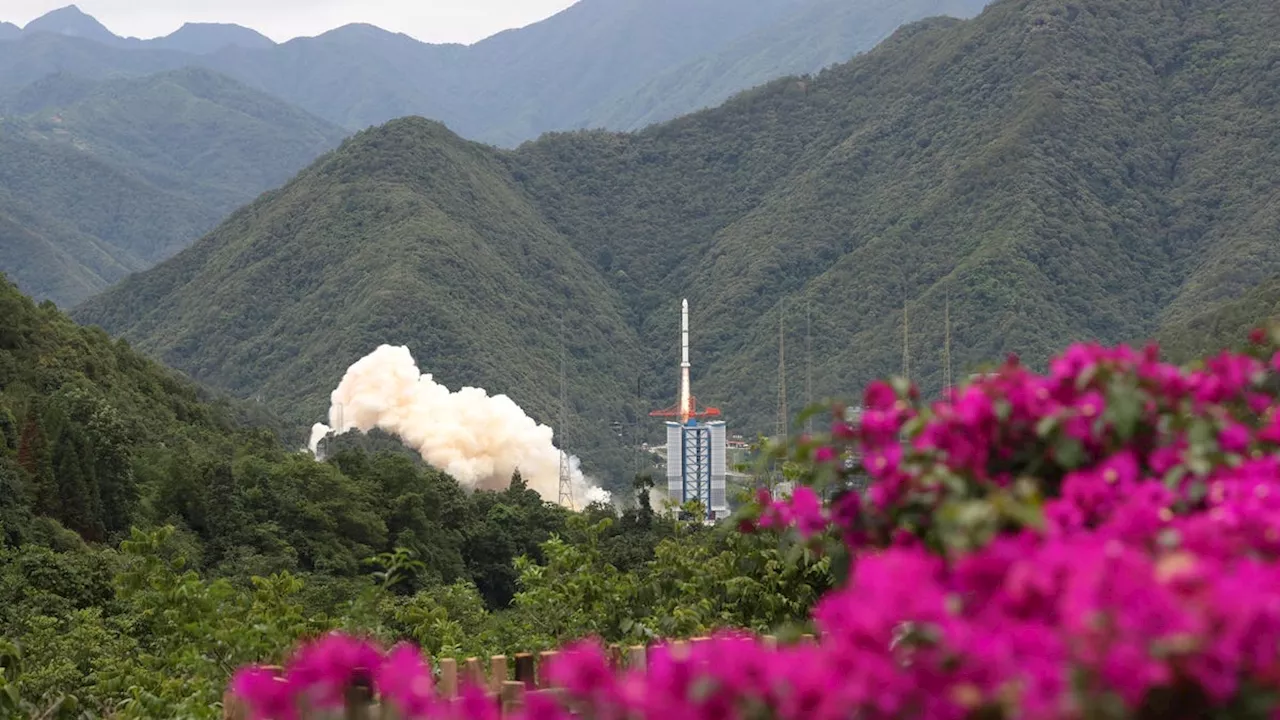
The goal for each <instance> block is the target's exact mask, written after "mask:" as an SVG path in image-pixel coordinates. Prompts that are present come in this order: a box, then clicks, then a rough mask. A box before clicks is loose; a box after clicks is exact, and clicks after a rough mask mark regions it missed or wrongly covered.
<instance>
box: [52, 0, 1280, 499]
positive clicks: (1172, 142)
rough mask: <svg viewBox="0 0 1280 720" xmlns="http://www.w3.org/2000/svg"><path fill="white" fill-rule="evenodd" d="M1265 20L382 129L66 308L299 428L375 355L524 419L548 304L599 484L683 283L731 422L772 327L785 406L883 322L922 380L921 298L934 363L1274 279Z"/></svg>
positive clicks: (1134, 29)
mask: <svg viewBox="0 0 1280 720" xmlns="http://www.w3.org/2000/svg"><path fill="white" fill-rule="evenodd" d="M1277 23H1280V16H1277V15H1276V14H1275V13H1270V12H1268V11H1267V10H1266V9H1265V8H1264V7H1262V6H1261V5H1260V4H1259V3H1256V2H1248V1H1246V0H1219V1H1217V2H1213V3H1209V4H1194V5H1185V6H1184V5H1170V4H1168V3H1163V2H1157V0H1138V1H1136V2H1126V3H1122V4H1116V3H1107V2H1102V1H1101V0H1097V1H1091V2H1066V1H1065V0H1002V1H1001V2H997V3H995V4H993V5H991V6H989V7H988V8H987V9H986V10H985V11H984V12H983V13H982V14H981V15H980V16H979V17H977V18H975V19H972V20H968V21H958V20H952V19H933V20H929V21H925V22H922V23H917V24H914V25H910V26H908V27H906V28H904V29H902V30H900V31H899V32H897V33H896V34H895V35H894V36H893V37H891V38H890V39H889V40H887V41H885V42H884V43H882V44H881V45H880V46H878V47H877V48H876V49H875V50H874V51H872V52H869V53H867V54H866V55H864V56H861V57H859V58H857V59H855V60H854V61H852V62H849V63H847V64H844V65H840V66H836V67H834V68H831V69H828V70H825V71H823V72H822V73H820V74H819V75H817V76H815V77H800V78H790V79H784V80H780V81H777V82H774V83H771V84H769V85H766V86H764V87H761V88H759V89H757V90H754V91H751V92H749V93H746V94H743V95H741V96H739V97H737V98H735V99H733V100H732V101H730V102H728V103H726V104H725V105H724V106H722V107H719V108H716V109H714V110H707V111H704V112H700V113H697V114H694V115H691V116H688V117H684V118H681V119H679V120H676V121H673V122H670V123H667V124H663V125H659V126H655V127H652V128H649V129H646V130H643V131H640V132H637V133H631V134H623V133H610V132H574V133H559V134H552V135H549V136H547V137H544V138H543V139H541V140H539V141H537V142H533V143H528V144H526V145H524V146H522V147H521V148H519V149H518V150H516V151H510V152H504V151H498V150H494V149H493V148H489V147H486V146H482V145H478V144H473V143H469V142H466V141H464V140H462V139H460V138H458V137H457V136H455V135H454V134H452V133H451V132H449V131H448V130H447V129H446V128H445V127H443V126H441V125H439V124H436V123H432V122H430V121H426V120H422V119H414V118H408V119H402V120H397V121H395V122H392V123H389V124H387V125H385V126H382V127H379V128H375V129H372V130H368V131H365V132H362V133H360V134H358V135H357V136H355V137H353V138H351V139H350V140H348V141H347V142H346V143H345V144H344V146H343V147H342V148H341V149H340V150H338V151H337V152H335V153H334V154H333V155H331V156H328V157H326V158H324V159H322V160H321V161H319V162H318V163H316V164H315V165H314V166H313V167H311V168H310V169H309V170H307V171H305V172H303V173H302V174H301V175H300V176H299V177H298V178H296V179H295V180H294V181H293V182H291V183H290V184H288V185H287V186H285V187H284V188H282V189H280V190H278V191H276V192H273V193H270V194H268V195H267V196H264V197H263V198H262V199H260V200H259V201H258V202H256V203H254V204H252V205H250V206H248V207H246V208H244V209H242V210H241V211H239V212H237V213H236V214H235V215H234V216H232V217H231V218H230V219H228V220H227V221H226V222H225V223H224V224H223V225H222V226H221V227H219V228H218V229H217V230H216V231H214V232H213V233H212V234H210V235H209V236H207V237H206V238H204V239H203V240H201V241H200V242H199V243H197V244H196V245H195V246H194V247H192V248H191V249H190V250H188V251H186V252H184V253H182V254H180V255H179V256H177V257H176V258H174V259H173V260H172V261H170V262H167V263H164V264H163V265H161V266H160V267H158V268H156V269H154V270H152V271H149V272H146V273H142V274H139V275H136V276H134V277H132V278H130V279H129V280H127V281H125V282H124V283H122V284H121V285H120V286H119V287H117V288H114V289H112V290H110V291H108V292H107V293H105V294H104V295H103V296H101V297H100V298H97V299H95V300H94V301H92V302H90V303H88V304H86V305H85V306H83V307H81V308H79V309H78V310H77V311H76V317H77V318H78V319H80V320H82V321H84V322H89V323H96V324H100V325H102V326H103V327H105V328H107V329H108V330H109V331H110V332H113V333H119V334H121V335H122V336H124V337H127V338H129V339H130V340H131V341H132V342H136V343H138V345H139V346H140V347H142V348H143V349H145V350H146V351H148V352H150V353H154V354H155V355H156V356H157V357H159V358H161V359H163V360H164V361H165V362H167V363H170V364H172V365H173V366H175V367H178V368H182V369H184V370H186V371H188V372H190V373H191V374H192V375H193V376H195V377H196V378H197V379H200V380H202V381H206V382H209V383H210V384H212V385H214V386H216V387H220V388H223V389H226V390H229V391H231V392H233V393H236V394H238V395H241V396H261V397H262V398H263V399H264V401H265V402H266V403H268V404H269V405H271V404H274V406H275V407H279V408H282V409H283V410H284V412H285V413H286V414H291V415H292V417H290V418H289V419H290V420H294V421H296V422H306V423H310V422H314V421H316V420H319V419H322V418H323V413H324V411H325V409H326V406H327V402H326V398H327V393H328V392H329V391H330V390H331V389H332V388H333V387H334V386H335V385H336V383H337V381H338V380H339V379H340V378H341V375H342V372H343V370H344V369H345V367H346V366H347V365H349V364H350V363H351V362H352V361H354V360H355V359H357V358H359V357H361V356H363V355H364V354H365V353H367V352H369V351H371V350H372V349H373V348H374V347H376V346H377V345H378V344H380V343H383V342H389V343H395V344H406V345H408V346H410V349H411V350H412V352H413V353H414V356H415V357H416V358H417V359H418V361H419V365H420V366H421V367H422V368H423V369H424V370H425V371H427V372H432V373H434V374H435V376H436V378H437V379H438V380H439V381H441V382H443V383H444V384H446V385H448V386H450V387H452V388H455V389H456V388H457V387H459V386H462V385H479V386H482V387H485V388H486V389H488V390H489V391H490V392H502V393H506V394H508V395H510V396H511V397H512V398H514V399H515V400H516V401H517V402H518V403H520V404H521V405H522V406H524V407H525V408H526V409H527V410H528V411H529V412H530V413H531V414H532V415H533V416H534V417H535V418H537V419H539V420H541V421H543V422H551V421H552V420H553V419H554V418H555V416H556V414H557V411H558V399H557V395H558V393H557V392H556V391H557V389H558V366H559V356H560V346H559V336H558V332H557V331H556V328H557V327H558V324H559V321H560V319H561V318H562V317H563V318H564V321H565V324H566V327H567V333H568V337H569V340H568V345H569V347H568V350H569V353H570V358H571V360H570V364H569V369H568V373H569V387H570V403H571V406H572V407H571V413H572V420H571V424H570V427H569V428H568V430H569V436H570V438H571V442H572V443H576V444H575V445H574V446H573V448H572V449H573V450H574V451H575V452H581V453H582V454H583V455H584V456H585V457H586V458H587V459H588V461H589V464H590V465H591V466H593V467H594V468H596V469H600V470H603V471H604V472H605V473H606V474H608V475H609V476H610V477H611V478H613V480H614V482H617V483H619V484H620V485H625V482H626V481H625V478H626V477H628V474H627V473H625V472H623V471H621V468H627V467H631V464H630V463H629V462H628V457H629V455H628V453H629V449H628V448H627V447H626V445H627V441H624V440H623V439H620V438H618V437H617V436H616V434H615V433H613V432H611V430H610V428H611V425H612V423H614V422H621V423H626V424H629V425H630V426H631V427H634V423H636V422H637V421H639V422H641V423H644V422H647V420H646V418H645V413H646V412H647V411H648V410H650V409H653V408H658V407H666V406H668V405H670V404H671V402H672V399H673V396H674V392H675V380H676V377H677V376H676V367H677V353H678V347H677V338H678V322H679V320H678V315H679V313H678V308H679V300H680V298H681V297H688V298H689V300H690V307H691V313H692V324H693V336H692V352H693V358H692V360H693V368H694V370H693V378H694V379H693V383H694V391H695V393H696V394H697V395H698V396H699V397H700V398H702V399H703V400H705V401H707V402H708V403H710V404H713V405H717V406H719V407H721V408H722V409H724V410H725V413H726V417H727V419H728V420H729V422H730V425H731V427H732V428H733V429H734V430H736V431H741V432H744V433H745V434H746V435H748V436H751V435H754V434H755V433H756V432H758V431H759V432H768V431H771V430H772V429H773V427H774V420H775V416H776V412H777V410H776V409H777V406H778V405H777V387H778V377H777V368H778V364H779V363H778V351H779V347H778V346H779V337H778V336H779V326H780V325H781V326H782V334H783V336H784V337H783V339H784V341H785V344H786V347H787V348H788V350H787V355H788V356H789V357H788V363H787V366H786V368H787V378H786V379H787V386H788V387H789V388H792V399H791V406H792V407H793V408H795V407H800V406H803V405H804V404H805V403H806V402H807V401H808V400H809V399H810V398H809V395H810V393H808V392H805V390H804V389H805V388H806V384H807V383H806V380H807V376H808V375H811V377H812V398H813V399H814V400H818V399H821V398H823V397H827V396H833V397H846V396H849V395H850V394H854V393H856V389H857V388H858V387H861V386H862V385H863V384H865V383H866V382H867V381H869V380H870V379H872V378H874V377H878V376H882V375H885V374H888V373H891V372H898V371H901V370H903V369H904V368H903V346H904V338H903V335H904V325H905V329H906V330H907V333H906V334H907V335H908V338H907V339H908V341H909V342H908V343H906V344H907V345H908V354H909V361H910V374H911V377H912V379H913V380H916V381H918V382H919V383H920V385H921V387H922V390H923V391H924V392H925V393H926V394H935V393H937V391H938V390H939V389H940V387H941V384H942V379H943V376H944V374H945V372H944V371H945V368H944V367H943V357H944V352H943V350H944V348H943V344H944V337H945V336H946V333H945V328H944V322H943V320H944V314H945V313H944V310H945V308H946V307H947V306H948V305H949V307H950V313H949V314H950V320H951V328H950V330H951V332H950V337H951V353H950V355H951V357H952V364H953V368H952V371H953V376H955V377H960V376H962V375H963V374H964V373H965V372H966V371H969V370H971V369H973V368H976V367H978V366H980V365H982V364H983V363H986V362H988V361H990V360H992V359H998V358H1000V357H1002V356H1004V355H1005V354H1007V353H1011V352H1012V353H1018V354H1019V355H1020V356H1021V357H1022V358H1024V360H1025V361H1026V362H1028V363H1031V364H1032V365H1033V366H1034V365H1036V364H1038V363H1042V362H1043V361H1044V360H1045V359H1046V358H1047V357H1048V356H1049V354H1050V353H1052V352H1054V351H1055V350H1057V349H1059V348H1061V347H1063V346H1064V345H1065V344H1066V343H1068V342H1069V341H1071V340H1073V339H1097V340H1102V341H1111V342H1115V341H1141V340H1144V339H1146V338H1149V337H1153V336H1155V335H1157V334H1158V333H1159V332H1160V331H1161V329H1162V328H1163V327H1165V326H1166V325H1174V324H1177V323H1179V322H1184V321H1185V320H1187V319H1188V318H1190V317H1192V316H1193V315H1195V314H1197V313H1199V312H1202V311H1204V310H1205V309H1206V308H1209V307H1212V306H1215V305H1216V304H1218V303H1220V302H1223V301H1227V300H1230V299H1232V298H1236V297H1239V296H1240V295H1241V294H1242V293H1244V292H1245V291H1246V290H1248V289H1249V288H1251V287H1253V286H1255V285H1257V284H1258V283H1259V282H1261V281H1262V280H1263V279H1265V278H1268V277H1271V276H1273V275H1275V274H1276V273H1277V272H1280V256H1278V255H1277V250H1276V248H1280V243H1277V242H1276V240H1277V237H1276V233H1277V227H1280V223H1277V222H1275V220H1276V218H1275V212H1276V208H1277V207H1280V206H1278V205H1277V204H1276V203H1275V202H1274V197H1275V192H1276V190H1275V188H1276V187H1277V186H1278V183H1277V182H1276V180H1277V178H1276V175H1275V173H1276V172H1277V171H1276V168H1277V167H1280V162H1277V161H1278V160H1280V146H1277V144H1276V140H1275V138H1276V137H1280V132H1277V130H1278V128H1277V125H1278V124H1280V114H1278V113H1277V105H1276V104H1277V100H1278V99H1280V93H1278V92H1277V90H1276V88H1277V87H1280V77H1278V76H1277V72H1280V65H1278V64H1277V63H1276V62H1275V52H1276V50H1275V48H1274V44H1273V43H1271V40H1270V39H1271V38H1272V37H1274V36H1275V35H1276V34H1277V33H1278V32H1280V26H1278V25H1277ZM1241 108H1247V111H1246V110H1242V109H1241ZM1239 258H1248V261H1247V262H1240V261H1239ZM904 321H905V322H904ZM807 331H809V332H811V337H812V343H811V352H808V353H806V352H805V340H806V332H807ZM637 388H638V390H639V392H637ZM798 396H799V397H798ZM641 427H645V428H647V431H646V434H645V435H644V436H645V437H648V439H650V440H654V439H656V438H655V434H656V432H655V431H656V430H657V428H656V427H655V426H654V425H647V426H643V425H642V426H641ZM624 435H625V434H624Z"/></svg>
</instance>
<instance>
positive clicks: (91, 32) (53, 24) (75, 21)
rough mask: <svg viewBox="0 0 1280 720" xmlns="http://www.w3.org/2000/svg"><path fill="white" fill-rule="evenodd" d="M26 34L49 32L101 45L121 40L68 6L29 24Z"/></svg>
mask: <svg viewBox="0 0 1280 720" xmlns="http://www.w3.org/2000/svg"><path fill="white" fill-rule="evenodd" d="M24 31H25V32H28V33H32V32H47V33H55V34H58V35H66V36H69V37H79V38H84V39H86V40H94V41H96V42H101V43H118V42H120V40H121V38H120V37H119V36H117V35H116V34H115V33H113V32H111V31H110V30H108V29H107V28H106V26H105V25H103V24H102V23H100V22H98V21H97V20H96V19H95V18H94V17H93V16H92V15H89V14H87V13H85V12H84V11H83V10H81V9H80V8H79V7H78V6H76V5H68V6H66V7H63V8H58V9H57V10H52V11H50V12H47V13H45V14H44V15H41V16H40V17H38V18H36V19H35V20H32V21H31V22H29V23H27V26H26V27H25V28H24Z"/></svg>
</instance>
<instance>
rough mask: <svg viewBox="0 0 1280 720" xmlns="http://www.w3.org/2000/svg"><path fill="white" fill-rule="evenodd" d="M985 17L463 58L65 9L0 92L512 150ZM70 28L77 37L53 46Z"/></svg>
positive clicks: (696, 26) (778, 19)
mask: <svg viewBox="0 0 1280 720" xmlns="http://www.w3.org/2000/svg"><path fill="white" fill-rule="evenodd" d="M983 4H984V0H911V1H910V2H905V3H885V2H883V0H855V1H854V2H848V1H846V2H841V3H836V2H833V0H757V1H756V2H752V3H747V4H745V5H744V4H743V3H740V2H731V1H730V0H692V1H689V0H682V1H681V2H675V1H674V0H582V1H581V2H578V3H576V4H574V5H573V6H571V7H569V8H568V9H566V10H564V11H562V12H561V13H558V14H557V15H555V16H553V17H551V18H548V19H547V20H544V21H542V22H539V23H535V24H533V25H530V26H528V27H525V28H520V29H516V30H510V31H506V32H502V33H499V34H497V35H494V36H493V37H490V38H487V39H485V40H482V41H480V42H478V43H475V44H474V45H470V46H463V45H431V44H426V43H421V42H418V41H416V40H413V39H412V38H409V37H408V36H405V35H402V34H397V33H391V32H387V31H384V30H380V29H378V28H375V27H372V26H368V25H348V26H345V27H342V28H338V29H336V30H333V31H330V32H327V33H324V34H322V35H320V36H317V37H314V38H298V39H295V40H291V41H289V42H286V43H283V44H280V45H275V44H272V43H270V41H266V39H265V38H262V39H261V40H262V41H265V42H261V41H257V40H255V39H254V38H253V37H242V36H243V35H244V34H245V33H246V32H250V31H245V30H244V29H243V28H234V26H232V27H229V28H227V27H223V28H209V27H202V28H190V29H187V28H184V30H185V32H184V30H179V31H178V32H177V33H174V34H173V35H171V36H169V37H168V38H164V39H161V40H152V41H145V42H143V41H137V40H131V39H124V38H118V37H115V36H114V35H111V34H110V32H109V31H107V30H106V29H105V28H102V27H101V25H100V24H99V23H97V22H96V21H94V20H93V19H92V18H89V17H88V16H86V15H83V13H80V12H79V11H78V10H75V9H74V8H67V9H64V10H61V11H57V13H56V14H57V15H58V17H57V18H56V20H57V22H52V21H50V22H47V23H45V24H46V25H48V28H47V30H45V31H39V32H35V31H33V32H23V33H21V34H19V35H17V36H15V37H14V38H13V39H12V41H11V43H10V44H8V45H7V46H6V47H5V49H4V52H2V53H0V93H2V92H4V90H5V88H6V86H8V87H16V86H20V85H25V84H28V83H31V82H34V81H36V80H38V79H39V78H40V77H42V76H43V75H45V74H49V73H52V72H55V71H60V70H61V71H71V72H76V73H80V74H91V75H92V76H94V77H103V76H106V75H122V74H123V75H137V74H148V73H154V72H160V71H163V70H171V69H174V68H176V67H182V66H186V65H198V66H201V67H205V68H209V69H212V70H215V71H218V72H221V73H224V74H227V75H229V76H231V77H234V78H236V79H238V80H240V81H242V82H244V83H246V84H248V85H250V86H252V87H255V88H257V89H259V90H262V91H264V92H267V93H269V94H272V95H275V96H276V97H279V98H281V99H283V100H285V101H287V102H290V103H292V104H294V105H297V106H298V107H301V108H303V109H305V110H307V111H309V112H311V113H313V114H315V115H317V116H319V117H322V118H325V119H326V120H329V121H330V122H333V123H336V124H339V125H342V126H344V127H346V128H348V129H350V130H358V129H362V128H365V127H368V126H370V125H374V124H378V123H382V122H386V121H387V120H391V119H394V118H397V117H402V116H406V115H422V116H424V117H429V118H432V119H435V120H439V121H442V122H444V123H445V124H446V125H448V126H449V127H450V128H451V129H453V130H454V131H455V132H458V133H459V134H461V135H463V136H464V137H468V138H471V139H476V140H481V141H485V142H490V143H497V144H502V145H515V144H518V143H520V142H522V141H524V140H529V139H532V138H535V137H537V136H538V135H540V134H542V133H543V132H546V131H550V130H565V129H572V128H578V127H592V126H600V125H603V126H607V127H611V128H630V127H637V126H639V125H642V124H645V123H647V122H650V121H655V120H664V119H668V118H671V117H675V116H676V115H679V114H682V113H685V112H691V111H693V110H697V109H699V108H703V107H707V106H711V105H715V104H717V103H719V102H720V101H722V100H723V99H725V98H726V97H728V96H729V95H731V94H733V93H734V92H737V91H740V90H744V89H746V88H749V87H751V86H753V85H756V84H759V83H760V82H764V81H766V80H770V79H773V78H776V77H779V76H782V75H786V74H788V73H804V72H813V71H816V70H818V69H820V68H821V67H823V66H825V65H827V64H830V63H832V62H838V61H843V60H847V59H848V58H850V57H853V56H854V55H856V54H857V53H859V52H862V51H864V50H867V49H869V48H870V47H872V46H873V45H874V44H875V43H876V42H877V41H878V40H879V39H880V38H882V37H884V36H885V35H887V34H888V33H890V32H892V30H893V29H894V28H896V27H897V26H898V25H900V24H902V23H903V22H908V21H911V20H917V19H920V18H923V17H928V16H931V15H937V14H943V13H953V14H956V15H959V16H971V15H973V14H974V13H976V12H978V11H979V10H980V9H981V8H982V6H983ZM37 22H38V21H37ZM35 24H37V23H33V25H35ZM68 25H70V26H74V27H75V28H77V29H76V31H75V33H74V35H75V36H74V37H72V36H65V35H62V34H60V33H59V32H58V30H59V28H63V27H64V26H68ZM82 26H83V27H82ZM90 29H93V31H92V32H90ZM197 30H199V32H197ZM104 33H105V34H104ZM209 36H212V38H210V37H209Z"/></svg>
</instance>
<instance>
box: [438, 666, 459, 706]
mask: <svg viewBox="0 0 1280 720" xmlns="http://www.w3.org/2000/svg"><path fill="white" fill-rule="evenodd" d="M439 665H440V695H441V697H443V698H444V699H446V700H452V699H453V698H455V697H457V696H458V661H457V660H454V659H453V658H441V659H440V663H439Z"/></svg>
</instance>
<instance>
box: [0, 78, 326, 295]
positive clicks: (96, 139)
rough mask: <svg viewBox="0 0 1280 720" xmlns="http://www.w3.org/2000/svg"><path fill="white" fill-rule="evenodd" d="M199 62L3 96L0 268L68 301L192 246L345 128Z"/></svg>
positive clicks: (42, 85)
mask: <svg viewBox="0 0 1280 720" xmlns="http://www.w3.org/2000/svg"><path fill="white" fill-rule="evenodd" d="M344 134H345V133H344V131H342V130H341V129H339V128H337V127H336V126H333V125H330V124H328V123H325V122H324V121H322V120H319V119H317V118H314V117H312V116H309V115H307V114H306V113H304V112H302V111H300V110H296V109H294V108H292V107H290V106H288V105H286V104H284V103H282V102H279V101H277V100H274V99H273V98H270V97H268V96H266V95H263V94H262V93H259V92H257V91H254V90H251V89H249V88H247V87H245V86H243V85H241V84H239V83H237V82H235V81H233V80H230V79H229V78H226V77H223V76H220V75H217V74H215V73H212V72H209V71H207V70H202V69H198V68H186V69H179V70H175V71H171V72H167V73H161V74H158V75H153V76H148V77H144V78H128V79H116V80H104V81H92V80H87V79H85V78H82V77H79V76H74V75H66V74H58V75H52V76H49V77H46V78H44V79H42V80H40V81H38V82H36V83H34V84H32V85H30V86H27V87H25V88H22V89H20V90H18V91H16V92H14V93H11V94H9V95H7V96H5V97H3V98H0V148H3V154H4V157H5V162H4V164H3V165H2V166H0V218H2V219H0V223H2V224H0V227H2V228H3V229H0V233H3V235H2V236H0V239H3V241H4V242H0V271H4V272H7V273H9V274H10V275H11V276H12V279H13V280H14V281H15V282H17V283H18V284H19V285H20V286H21V287H22V288H23V289H24V290H26V291H27V292H31V293H33V294H34V295H35V296H37V297H39V298H50V299H53V300H54V301H56V302H58V303H60V304H63V305H65V306H70V305H74V304H75V303H77V302H79V301H81V300H83V299H84V298H86V297H88V296H89V295H91V294H93V293H95V292H97V291H100V290H102V289H103V288H105V287H107V286H108V285H110V284H111V283H113V282H115V281H117V280H119V279H120V278H121V277H123V276H124V275H126V274H127V273H129V272H132V271H135V270H140V269H143V268H146V267H150V266H151V265H153V264H155V263H156V262H158V261H159V260H162V259H164V258H167V257H169V256H171V255H172V254H173V253H175V252H177V251H178V250H179V249H181V248H183V247H185V246H187V245H188V244H189V243H190V242H191V241H192V240H193V239H195V238H197V237H199V236H200V235H202V234H204V233H205V232H207V231H208V230H210V229H211V228H213V227H214V226H215V225H216V224H217V223H218V222H219V221H220V220H221V219H222V218H224V217H225V216H226V215H227V214H228V213H230V212H231V211H232V210H233V209H235V208H236V207H238V206H240V205H241V204H243V203H245V202H247V201H249V200H251V199H252V198H253V197H254V196H255V195H257V194H258V193H260V192H262V191H263V190H266V189H268V188H271V187H275V186H277V185H279V184H280V183H282V182H284V181H285V180H287V179H288V178H289V177H290V176H291V175H293V174H294V173H296V172H297V171H298V170H299V169H301V168H302V167H304V166H305V165H307V164H308V163H310V162H311V161H312V160H314V159H315V158H316V156H318V155H319V154H320V153H322V152H324V151H326V150H329V149H331V148H333V147H335V146H336V145H337V144H338V142H339V140H340V139H341V138H342V136H343V135H344Z"/></svg>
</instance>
